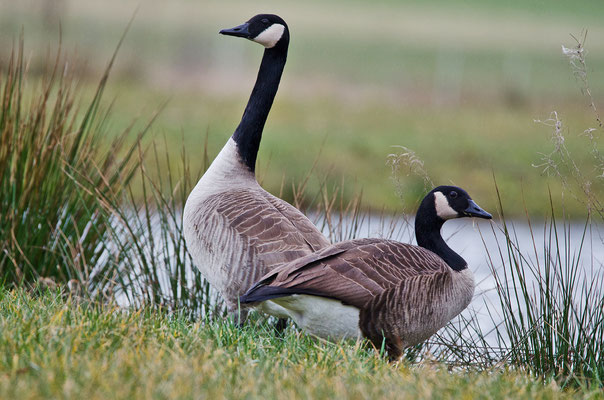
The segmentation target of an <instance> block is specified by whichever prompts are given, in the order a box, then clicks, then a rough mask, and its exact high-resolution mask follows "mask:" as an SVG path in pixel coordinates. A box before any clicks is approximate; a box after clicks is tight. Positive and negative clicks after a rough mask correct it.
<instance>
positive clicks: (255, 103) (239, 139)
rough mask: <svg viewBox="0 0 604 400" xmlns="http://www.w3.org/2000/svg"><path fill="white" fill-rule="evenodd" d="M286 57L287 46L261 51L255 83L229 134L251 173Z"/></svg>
mask: <svg viewBox="0 0 604 400" xmlns="http://www.w3.org/2000/svg"><path fill="white" fill-rule="evenodd" d="M286 59H287V45H285V46H275V47H273V48H270V49H266V50H264V56H263V57H262V63H261V64H260V70H259V71H258V77H257V78H256V84H255V85H254V89H253V90H252V94H251V95H250V99H249V100H248V103H247V106H246V107H245V111H244V112H243V117H241V122H240V123H239V126H238V127H237V129H235V133H234V134H233V140H234V141H235V143H237V149H238V152H239V156H240V157H241V160H242V161H243V163H244V164H245V165H246V166H247V167H248V168H249V169H250V171H252V172H254V171H255V169H256V156H257V155H258V148H259V147H260V139H261V138H262V130H263V129H264V123H265V122H266V118H267V117H268V113H269V111H270V109H271V106H272V105H273V100H274V99H275V95H276V94H277V89H278V88H279V82H280V80H281V74H282V73H283V68H284V67H285V61H286Z"/></svg>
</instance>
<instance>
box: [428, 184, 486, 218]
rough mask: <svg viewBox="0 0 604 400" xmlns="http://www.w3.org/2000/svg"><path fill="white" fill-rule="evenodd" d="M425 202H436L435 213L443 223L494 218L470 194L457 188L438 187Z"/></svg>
mask: <svg viewBox="0 0 604 400" xmlns="http://www.w3.org/2000/svg"><path fill="white" fill-rule="evenodd" d="M424 201H428V202H429V201H433V202H434V212H435V213H436V216H437V217H438V218H439V219H441V220H443V221H446V220H449V219H453V218H463V217H476V218H484V219H491V218H493V217H492V215H491V214H489V213H488V212H486V211H485V210H483V209H482V208H480V207H479V206H478V204H476V203H475V202H474V200H472V198H471V197H470V195H469V194H468V192H466V191H465V190H463V189H462V188H460V187H457V186H438V187H437V188H434V189H433V190H432V191H431V192H430V193H429V194H428V196H426V198H425V199H424Z"/></svg>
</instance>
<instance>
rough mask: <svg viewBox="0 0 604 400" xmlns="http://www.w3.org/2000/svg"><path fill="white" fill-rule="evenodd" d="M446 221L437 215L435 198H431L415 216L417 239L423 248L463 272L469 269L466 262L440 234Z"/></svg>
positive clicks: (425, 200)
mask: <svg viewBox="0 0 604 400" xmlns="http://www.w3.org/2000/svg"><path fill="white" fill-rule="evenodd" d="M444 223H445V221H444V220H442V219H441V218H439V217H438V216H437V215H436V210H435V209H434V197H433V196H429V197H427V198H426V199H424V201H423V202H422V204H421V205H420V206H419V209H418V210H417V214H416V216H415V238H416V239H417V244H418V245H420V246H421V247H423V248H425V249H428V250H430V251H431V252H433V253H436V254H437V255H438V256H439V257H440V258H442V259H443V260H444V261H445V262H446V263H447V264H448V265H449V267H451V268H452V269H454V270H455V271H462V270H464V269H466V268H467V267H468V264H467V263H466V260H464V259H463V258H462V257H461V256H460V255H459V254H457V253H456V252H454V251H453V250H452V249H451V248H450V247H449V246H447V243H445V240H444V239H443V238H442V236H441V234H440V229H441V228H442V226H443V224H444Z"/></svg>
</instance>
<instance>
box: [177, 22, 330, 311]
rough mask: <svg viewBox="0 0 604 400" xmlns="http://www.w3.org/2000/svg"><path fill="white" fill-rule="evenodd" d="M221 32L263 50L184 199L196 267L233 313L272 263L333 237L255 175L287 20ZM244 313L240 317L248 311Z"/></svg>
mask: <svg viewBox="0 0 604 400" xmlns="http://www.w3.org/2000/svg"><path fill="white" fill-rule="evenodd" d="M220 33H221V34H223V35H229V36H236V37H242V38H246V39H250V40H252V41H254V42H257V43H260V44H262V45H263V46H264V47H265V48H266V49H265V50H264V56H263V57H262V63H261V64H260V70H259V72H258V77H257V79H256V84H255V85H254V89H253V90H252V94H251V96H250V99H249V101H248V103H247V106H246V108H245V111H244V113H243V117H242V118H241V122H240V123H239V126H238V127H237V129H235V133H233V136H231V138H230V139H229V140H228V142H227V143H226V145H225V146H224V147H223V148H222V150H221V151H220V153H219V154H218V156H216V158H215V159H214V161H213V162H212V164H211V165H210V167H209V168H208V170H207V171H206V172H205V174H204V175H203V176H202V177H201V179H200V180H199V182H198V183H197V185H196V186H195V188H194V189H193V190H192V192H191V194H190V195H189V197H188V198H187V202H186V204H185V209H184V213H183V221H184V222H183V225H184V234H185V239H186V242H187V246H188V249H189V251H190V253H191V256H192V257H193V261H194V263H195V265H196V266H197V268H199V270H200V271H201V273H202V275H203V276H204V277H205V278H206V279H207V280H208V281H209V282H210V284H211V285H212V287H213V288H215V289H216V290H217V291H218V292H219V293H220V294H221V295H222V297H223V298H224V300H225V302H226V305H227V308H228V310H229V312H231V313H236V312H237V311H239V310H238V299H239V295H240V294H241V293H244V292H245V291H246V290H247V289H248V288H249V287H250V286H251V285H252V283H254V282H255V281H257V280H258V279H259V278H260V277H261V276H263V275H264V274H266V273H267V272H269V271H270V268H271V267H272V266H275V265H278V264H281V263H284V262H288V261H292V260H295V259H296V258H299V257H301V256H304V255H307V254H310V253H312V252H313V251H316V250H319V249H321V248H323V247H325V246H328V245H329V241H328V240H327V239H326V238H325V237H324V236H323V235H322V234H321V232H319V230H318V229H317V228H316V227H315V225H313V223H312V222H310V220H309V219H308V218H306V216H304V214H302V213H301V212H300V211H298V210H297V209H296V208H294V207H293V206H291V205H290V204H288V203H287V202H285V201H283V200H281V199H279V198H277V197H275V196H273V195H271V194H270V193H268V192H267V191H265V190H264V189H262V187H260V185H259V184H258V182H257V181H256V176H255V165H256V155H257V153H258V147H259V145H260V139H261V137H262V130H263V128H264V123H265V122H266V118H267V116H268V113H269V111H270V109H271V105H272V103H273V99H274V98H275V94H276V93H277V89H278V87H279V81H280V79H281V74H282V72H283V67H284V66H285V60H286V58H287V47H288V43H289V30H288V27H287V24H286V23H285V21H283V20H282V19H281V18H280V17H278V16H276V15H270V14H261V15H256V16H255V17H253V18H252V19H250V20H249V21H247V22H246V23H244V24H242V25H239V26H237V27H235V28H232V29H224V30H221V31H220ZM241 311H242V312H241V315H240V321H242V320H243V319H245V316H246V314H247V311H246V310H245V309H242V310H241Z"/></svg>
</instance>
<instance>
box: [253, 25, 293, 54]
mask: <svg viewBox="0 0 604 400" xmlns="http://www.w3.org/2000/svg"><path fill="white" fill-rule="evenodd" d="M283 32H285V26H283V25H281V24H272V25H271V26H269V27H268V28H266V29H265V30H264V31H262V33H260V35H258V36H256V37H255V38H253V39H252V40H253V41H254V42H256V43H260V44H261V45H263V46H264V47H266V48H267V49H270V48H272V47H275V45H276V44H277V42H278V41H279V39H281V36H283Z"/></svg>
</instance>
